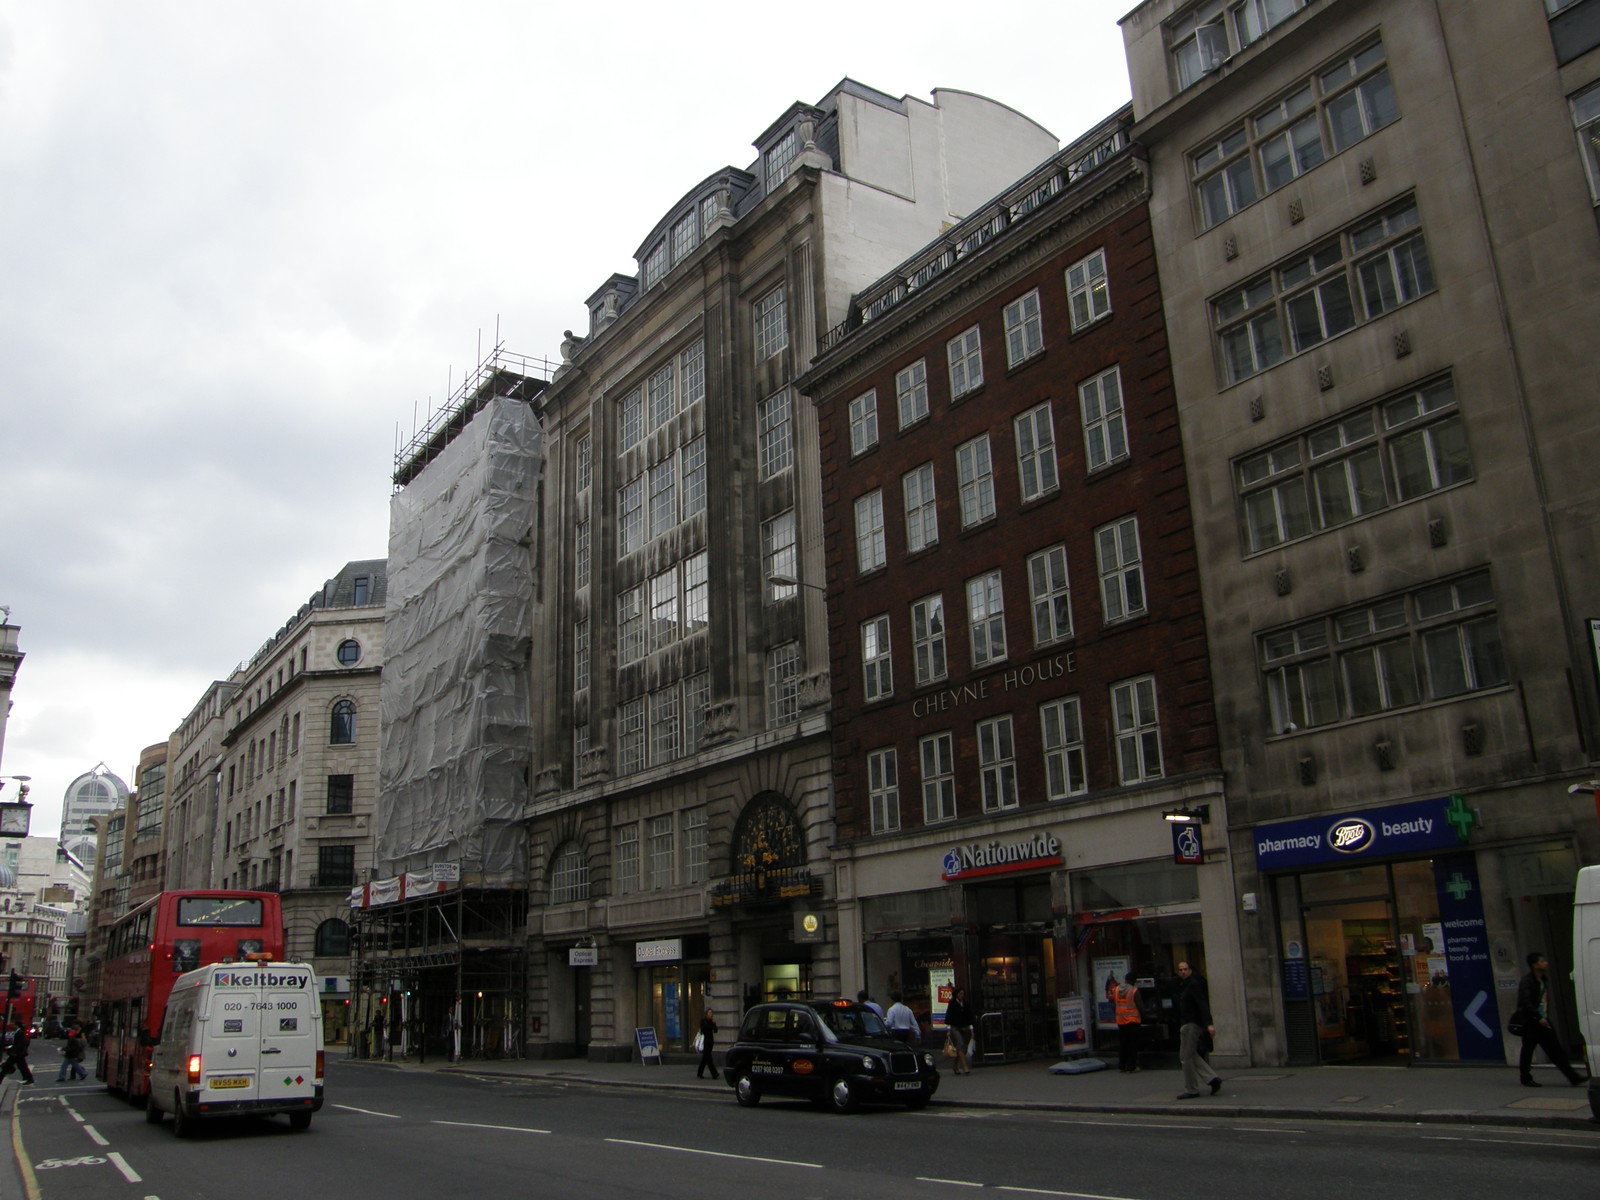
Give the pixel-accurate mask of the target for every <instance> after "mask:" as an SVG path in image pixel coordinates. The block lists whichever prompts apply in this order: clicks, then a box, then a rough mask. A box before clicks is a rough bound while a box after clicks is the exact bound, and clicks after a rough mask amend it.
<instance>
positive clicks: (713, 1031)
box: [694, 1008, 717, 1079]
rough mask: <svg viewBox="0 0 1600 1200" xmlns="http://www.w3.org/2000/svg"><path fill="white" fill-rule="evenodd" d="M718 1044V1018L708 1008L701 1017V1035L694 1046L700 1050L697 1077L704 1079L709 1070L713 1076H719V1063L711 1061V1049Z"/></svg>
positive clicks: (695, 1074) (696, 1070)
mask: <svg viewBox="0 0 1600 1200" xmlns="http://www.w3.org/2000/svg"><path fill="white" fill-rule="evenodd" d="M716 1044H717V1018H716V1017H715V1016H714V1015H713V1014H712V1012H711V1010H710V1009H709V1008H708V1009H706V1011H705V1015H704V1016H703V1017H701V1018H700V1033H699V1036H698V1037H696V1038H695V1039H694V1048H695V1049H696V1050H698V1051H700V1065H699V1066H698V1067H696V1068H695V1071H694V1077H695V1078H696V1079H704V1078H705V1074H706V1071H707V1070H709V1071H710V1072H711V1078H713V1079H715V1078H717V1064H716V1063H714V1062H712V1061H711V1051H712V1048H713V1047H715V1046H716Z"/></svg>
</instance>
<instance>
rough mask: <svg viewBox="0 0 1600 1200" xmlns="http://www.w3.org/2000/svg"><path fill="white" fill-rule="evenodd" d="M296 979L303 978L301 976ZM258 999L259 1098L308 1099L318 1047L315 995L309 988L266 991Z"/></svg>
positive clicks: (314, 1084)
mask: <svg viewBox="0 0 1600 1200" xmlns="http://www.w3.org/2000/svg"><path fill="white" fill-rule="evenodd" d="M300 978H301V979H305V978H306V976H305V973H304V972H302V973H301V975H300ZM261 996H262V999H263V1005H262V1009H261V1084H260V1090H259V1092H258V1093H257V1094H258V1096H259V1098H260V1099H261V1100H263V1101H266V1102H268V1103H270V1102H272V1101H275V1100H286V1099H298V1098H302V1097H307V1096H310V1095H312V1093H313V1090H314V1088H315V1086H316V1074H317V1050H318V1048H319V1047H320V1044H321V1032H320V1030H319V1028H318V1021H317V1018H318V1017H319V1016H320V1015H321V1009H320V1007H319V1006H318V1003H317V996H316V993H315V992H314V991H312V989H311V988H310V987H309V986H301V987H297V988H291V987H280V988H270V987H269V988H263V989H262V990H261Z"/></svg>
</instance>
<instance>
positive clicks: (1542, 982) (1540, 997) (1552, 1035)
mask: <svg viewBox="0 0 1600 1200" xmlns="http://www.w3.org/2000/svg"><path fill="white" fill-rule="evenodd" d="M1549 974H1550V963H1549V960H1547V959H1546V958H1545V956H1544V955H1543V954H1542V953H1540V952H1539V951H1538V950H1535V951H1533V953H1531V954H1529V955H1528V973H1527V974H1526V975H1525V976H1523V978H1522V982H1521V983H1520V984H1518V985H1517V1008H1518V1009H1519V1010H1521V1012H1522V1019H1523V1029H1522V1057H1521V1058H1520V1059H1518V1060H1517V1066H1518V1067H1519V1068H1520V1069H1521V1071H1522V1086H1523V1087H1542V1086H1543V1085H1542V1084H1541V1083H1540V1082H1539V1081H1538V1080H1537V1079H1535V1078H1534V1077H1533V1052H1534V1050H1535V1049H1536V1048H1537V1049H1541V1050H1543V1051H1544V1053H1545V1057H1546V1058H1548V1059H1549V1060H1550V1061H1551V1062H1553V1063H1554V1064H1555V1065H1556V1069H1557V1070H1559V1071H1560V1072H1561V1073H1562V1074H1563V1075H1565V1076H1566V1077H1567V1082H1568V1083H1570V1084H1571V1085H1572V1086H1573V1087H1577V1086H1578V1085H1579V1084H1580V1083H1582V1082H1583V1076H1581V1075H1579V1074H1578V1073H1577V1072H1576V1071H1574V1070H1573V1069H1572V1064H1571V1063H1570V1062H1568V1061H1567V1052H1566V1051H1565V1050H1563V1049H1562V1048H1561V1042H1560V1040H1559V1039H1558V1038H1557V1037H1556V1031H1555V1028H1554V1026H1552V1025H1551V1024H1550V1006H1549V1001H1550V985H1549V981H1548V976H1549Z"/></svg>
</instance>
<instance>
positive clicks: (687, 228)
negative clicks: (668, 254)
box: [672, 212, 700, 266]
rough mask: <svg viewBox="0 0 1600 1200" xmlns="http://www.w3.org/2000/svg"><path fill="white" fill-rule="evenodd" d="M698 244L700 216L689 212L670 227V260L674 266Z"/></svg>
mask: <svg viewBox="0 0 1600 1200" xmlns="http://www.w3.org/2000/svg"><path fill="white" fill-rule="evenodd" d="M699 244H700V218H699V216H698V214H696V213H692V212H691V213H690V214H689V215H688V216H686V217H684V218H683V220H681V221H679V222H678V223H677V224H676V225H674V226H673V227H672V262H673V265H674V266H676V265H677V264H678V263H681V262H682V261H683V260H684V259H686V258H688V257H689V255H691V254H693V253H694V248H695V247H696V246H698V245H699Z"/></svg>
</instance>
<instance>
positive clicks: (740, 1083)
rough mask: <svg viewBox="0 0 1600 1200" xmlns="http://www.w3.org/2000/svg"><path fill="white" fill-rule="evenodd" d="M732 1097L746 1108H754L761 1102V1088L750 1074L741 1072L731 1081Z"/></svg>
mask: <svg viewBox="0 0 1600 1200" xmlns="http://www.w3.org/2000/svg"><path fill="white" fill-rule="evenodd" d="M733 1098H734V1099H735V1100H737V1101H738V1102H739V1103H740V1104H742V1105H744V1106H745V1107H746V1108H754V1107H755V1106H756V1105H758V1104H760V1103H761V1090H760V1089H759V1088H757V1087H756V1085H755V1081H754V1080H753V1079H751V1078H750V1076H748V1075H743V1074H741V1075H740V1076H739V1077H738V1078H737V1079H735V1080H734V1081H733Z"/></svg>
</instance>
